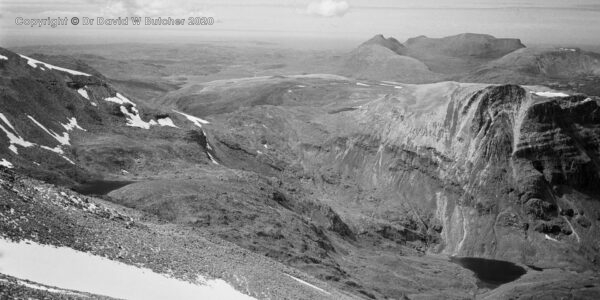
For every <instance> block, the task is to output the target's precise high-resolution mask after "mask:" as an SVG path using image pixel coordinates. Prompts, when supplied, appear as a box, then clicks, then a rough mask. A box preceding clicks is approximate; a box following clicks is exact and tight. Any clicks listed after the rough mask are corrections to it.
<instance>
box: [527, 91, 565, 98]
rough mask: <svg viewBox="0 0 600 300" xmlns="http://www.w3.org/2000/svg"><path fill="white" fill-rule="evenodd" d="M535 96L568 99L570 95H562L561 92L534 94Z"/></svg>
mask: <svg viewBox="0 0 600 300" xmlns="http://www.w3.org/2000/svg"><path fill="white" fill-rule="evenodd" d="M534 94H536V95H538V96H540V97H547V98H552V97H568V96H569V95H568V94H565V93H560V92H534Z"/></svg>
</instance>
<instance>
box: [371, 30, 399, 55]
mask: <svg viewBox="0 0 600 300" xmlns="http://www.w3.org/2000/svg"><path fill="white" fill-rule="evenodd" d="M362 45H379V46H382V47H385V48H388V49H390V50H392V51H394V52H395V53H396V54H398V55H404V54H405V53H406V47H404V45H402V43H400V42H399V41H398V40H397V39H395V38H394V37H389V38H385V36H383V34H377V35H375V36H373V37H372V38H371V39H370V40H368V41H366V42H364V43H363V44H362Z"/></svg>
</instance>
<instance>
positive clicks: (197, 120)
mask: <svg viewBox="0 0 600 300" xmlns="http://www.w3.org/2000/svg"><path fill="white" fill-rule="evenodd" d="M173 112H176V113H178V114H180V115H182V116H184V117H186V118H187V119H188V120H189V121H191V122H192V123H194V125H196V126H198V127H200V128H202V124H210V122H208V121H206V120H203V119H200V118H198V117H194V116H192V115H188V114H186V113H182V112H180V111H176V110H173Z"/></svg>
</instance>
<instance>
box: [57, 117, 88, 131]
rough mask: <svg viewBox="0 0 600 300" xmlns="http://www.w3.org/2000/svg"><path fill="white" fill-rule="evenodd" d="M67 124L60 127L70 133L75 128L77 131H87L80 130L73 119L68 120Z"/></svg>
mask: <svg viewBox="0 0 600 300" xmlns="http://www.w3.org/2000/svg"><path fill="white" fill-rule="evenodd" d="M68 120H69V123H67V124H62V123H61V124H60V125H62V126H63V127H64V128H65V129H66V130H67V131H71V130H73V129H75V128H77V129H79V130H83V131H87V130H85V129H83V128H81V126H79V124H77V119H75V117H73V118H70V119H68Z"/></svg>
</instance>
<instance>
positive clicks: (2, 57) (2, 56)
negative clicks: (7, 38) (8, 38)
mask: <svg viewBox="0 0 600 300" xmlns="http://www.w3.org/2000/svg"><path fill="white" fill-rule="evenodd" d="M0 59H4V60H8V57H6V56H4V55H0Z"/></svg>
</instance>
